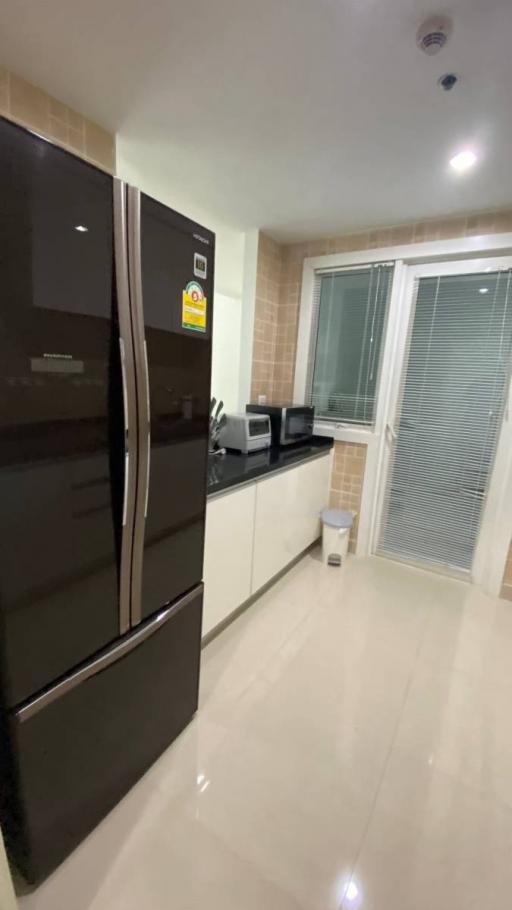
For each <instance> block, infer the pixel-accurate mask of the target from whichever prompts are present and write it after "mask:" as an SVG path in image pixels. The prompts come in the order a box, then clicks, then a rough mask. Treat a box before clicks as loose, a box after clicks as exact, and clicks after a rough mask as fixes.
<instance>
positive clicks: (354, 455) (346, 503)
mask: <svg viewBox="0 0 512 910" xmlns="http://www.w3.org/2000/svg"><path fill="white" fill-rule="evenodd" d="M365 464H366V446H365V445H360V444H359V443H349V442H336V443H335V444H334V457H333V465H332V474H331V492H330V497H329V505H330V506H331V508H333V509H346V510H347V511H349V512H356V513H357V515H356V518H355V521H354V524H353V526H352V530H351V532H350V538H349V550H350V552H351V553H353V552H354V550H355V546H356V541H357V528H358V524H359V513H360V511H361V495H362V492H363V478H364V469H365Z"/></svg>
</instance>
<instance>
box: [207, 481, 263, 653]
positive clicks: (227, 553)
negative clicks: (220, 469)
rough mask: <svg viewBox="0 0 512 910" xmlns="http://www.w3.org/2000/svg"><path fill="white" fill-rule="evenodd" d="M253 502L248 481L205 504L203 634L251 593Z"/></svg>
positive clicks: (253, 494) (252, 490) (224, 617)
mask: <svg viewBox="0 0 512 910" xmlns="http://www.w3.org/2000/svg"><path fill="white" fill-rule="evenodd" d="M255 504H256V484H251V486H248V487H243V488H242V489H241V490H237V491H235V492H234V493H226V494H225V495H224V496H219V498H218V499H213V500H211V501H210V502H209V503H208V505H207V508H206V543H205V554H204V587H205V595H204V611H203V635H206V634H207V633H208V632H210V631H211V630H212V629H214V628H215V626H217V625H218V624H219V623H220V622H222V620H223V619H226V617H227V616H229V614H230V613H232V612H233V610H236V608H237V607H239V606H240V604H242V603H243V602H244V600H247V598H248V597H249V596H250V593H251V568H252V549H253V537H254V512H255Z"/></svg>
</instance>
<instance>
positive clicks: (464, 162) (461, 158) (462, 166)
mask: <svg viewBox="0 0 512 910" xmlns="http://www.w3.org/2000/svg"><path fill="white" fill-rule="evenodd" d="M476 162H477V157H476V155H475V153H474V152H472V151H471V149H465V150H464V151H463V152H459V153H458V155H454V156H453V158H450V164H451V166H452V168H453V169H454V171H459V173H462V171H467V170H468V169H469V168H470V167H473V165H474V164H476Z"/></svg>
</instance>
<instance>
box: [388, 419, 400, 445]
mask: <svg viewBox="0 0 512 910" xmlns="http://www.w3.org/2000/svg"><path fill="white" fill-rule="evenodd" d="M386 435H387V437H388V441H389V440H390V441H391V442H396V440H397V439H398V433H397V432H396V430H395V428H394V426H393V425H392V424H390V423H387V424H386Z"/></svg>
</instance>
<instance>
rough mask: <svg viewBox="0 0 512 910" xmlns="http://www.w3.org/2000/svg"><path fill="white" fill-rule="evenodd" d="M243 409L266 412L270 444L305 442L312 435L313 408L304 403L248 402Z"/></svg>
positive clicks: (252, 411) (285, 444)
mask: <svg viewBox="0 0 512 910" xmlns="http://www.w3.org/2000/svg"><path fill="white" fill-rule="evenodd" d="M245 410H246V411H248V412H249V413H252V414H268V416H269V417H270V427H271V433H272V445H278V446H288V445H292V444H293V443H294V442H306V441H307V440H308V439H311V437H312V435H313V422H314V417H315V409H314V408H309V407H306V406H305V405H290V406H288V405H283V406H280V405H268V404H248V405H247V406H246V408H245Z"/></svg>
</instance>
